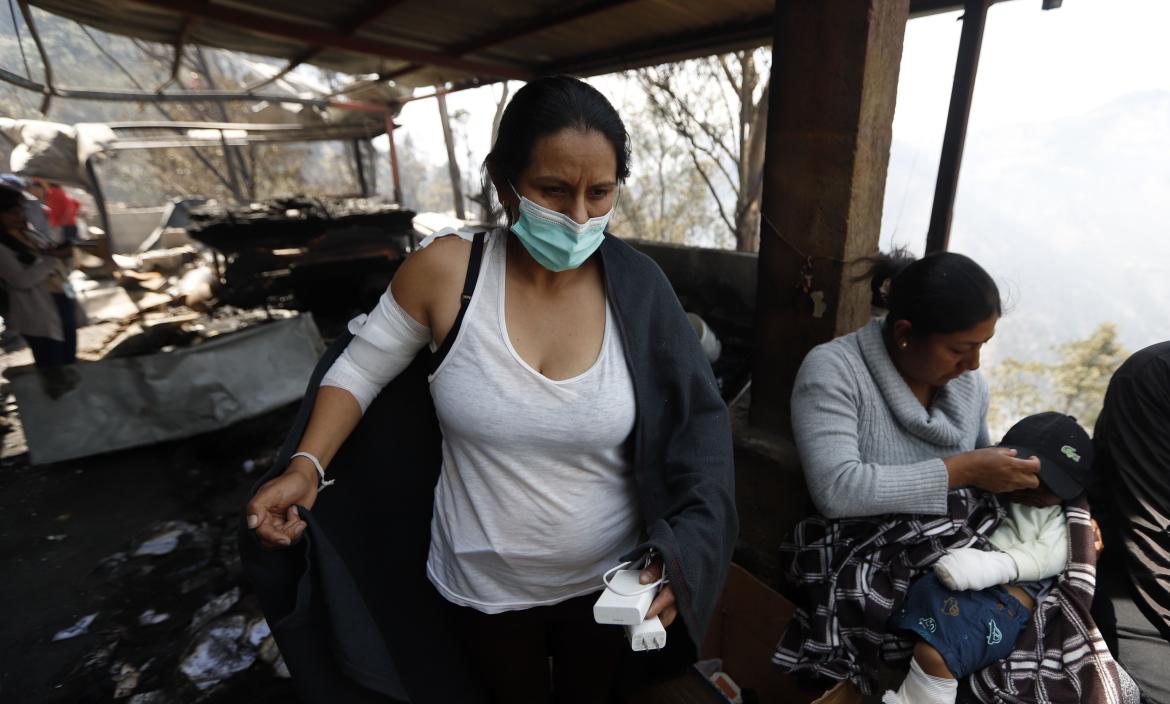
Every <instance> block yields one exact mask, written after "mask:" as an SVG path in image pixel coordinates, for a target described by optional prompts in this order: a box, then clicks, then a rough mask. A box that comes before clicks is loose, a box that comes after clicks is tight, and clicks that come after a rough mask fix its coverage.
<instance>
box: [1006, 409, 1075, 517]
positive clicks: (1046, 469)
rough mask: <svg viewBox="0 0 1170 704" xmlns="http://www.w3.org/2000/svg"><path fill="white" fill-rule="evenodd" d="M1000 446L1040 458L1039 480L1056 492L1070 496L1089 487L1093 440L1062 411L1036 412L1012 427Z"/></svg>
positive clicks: (1022, 455)
mask: <svg viewBox="0 0 1170 704" xmlns="http://www.w3.org/2000/svg"><path fill="white" fill-rule="evenodd" d="M999 445H1000V447H1008V448H1012V449H1014V450H1016V452H1018V453H1019V455H1018V456H1019V457H1023V458H1027V457H1039V458H1040V481H1042V482H1044V485H1045V486H1047V487H1048V489H1049V490H1050V491H1052V493H1053V494H1056V495H1057V496H1059V497H1060V498H1061V499H1064V500H1066V501H1067V500H1068V499H1072V498H1076V497H1077V496H1079V495H1080V494H1081V493H1082V492H1083V491H1084V490H1085V489H1086V488H1088V486H1089V484H1090V481H1091V475H1092V468H1093V441H1092V440H1090V439H1089V434H1088V433H1086V432H1085V429H1084V428H1082V427H1081V425H1080V423H1077V419H1076V418H1073V417H1072V416H1066V415H1065V414H1063V413H1053V412H1047V413H1037V414H1035V415H1031V416H1028V417H1027V418H1025V419H1023V420H1021V421H1020V422H1019V423H1016V424H1015V425H1013V426H1012V427H1011V430H1009V431H1007V433H1006V434H1005V435H1004V436H1003V440H1000V441H999Z"/></svg>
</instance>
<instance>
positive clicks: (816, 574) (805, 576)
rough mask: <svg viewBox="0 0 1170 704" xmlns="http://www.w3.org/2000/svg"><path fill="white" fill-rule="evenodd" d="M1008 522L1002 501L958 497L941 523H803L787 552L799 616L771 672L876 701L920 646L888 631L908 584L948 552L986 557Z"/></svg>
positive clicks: (959, 493)
mask: <svg viewBox="0 0 1170 704" xmlns="http://www.w3.org/2000/svg"><path fill="white" fill-rule="evenodd" d="M1003 515H1004V512H1003V509H1002V508H1001V507H1000V505H999V503H998V502H997V501H996V499H995V496H993V495H991V494H987V493H984V492H981V491H978V490H974V489H959V490H956V491H952V492H951V493H950V494H948V496H947V514H946V515H944V516H918V515H908V514H898V515H893V516H877V517H872V518H846V519H838V520H833V519H829V518H825V517H823V516H810V517H809V518H806V519H804V520H803V521H801V522H800V523H798V524H797V526H796V528H794V529H793V532H792V535H791V536H790V542H785V543H784V544H783V545H781V547H780V553H781V559H782V562H786V563H788V565H789V567H788V574H787V576H788V581H789V583H790V585H791V586H792V589H793V592H792V593H790V594H789V596H790V597H792V598H793V601H794V602H795V603H796V606H797V608H796V611H795V613H794V614H793V616H792V621H791V622H790V623H789V625H788V629H787V630H786V631H785V632H784V635H783V637H781V639H780V645H779V646H778V647H777V648H776V652H775V654H773V656H772V662H773V663H775V664H776V665H779V666H780V667H781V669H784V670H787V671H789V672H803V673H811V674H815V675H819V676H823V677H828V678H830V679H834V680H846V679H847V680H850V681H852V682H853V683H854V684H856V685H857V687H858V688H859V689H860V690H861V691H862V692H864V693H865V694H872V693H873V688H874V684H875V679H874V677H875V675H876V673H877V670H878V666H879V665H880V663H881V661H882V660H886V661H893V662H899V661H905V660H907V659H909V657H910V655H911V653H912V651H913V646H914V643H913V641H911V640H909V639H907V638H904V637H902V636H901V635H898V634H893V633H888V632H887V629H886V621H888V620H889V618H890V614H892V613H893V612H894V609H896V608H898V607H900V606H901V604H902V600H903V599H904V598H905V596H906V591H907V590H908V589H909V588H910V583H911V582H912V581H914V579H915V578H916V577H918V576H919V575H920V574H922V573H923V572H925V571H926V570H927V569H929V568H930V565H931V564H933V563H934V562H935V560H937V559H938V558H939V557H940V556H941V555H942V554H943V553H944V552H946V551H947V550H949V549H951V548H963V547H971V546H980V547H986V546H987V536H989V535H990V534H991V533H992V531H994V530H995V527H996V526H998V525H999V522H1000V520H1001V519H1002V518H1003Z"/></svg>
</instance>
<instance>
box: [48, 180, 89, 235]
mask: <svg viewBox="0 0 1170 704" xmlns="http://www.w3.org/2000/svg"><path fill="white" fill-rule="evenodd" d="M41 200H42V201H44V203H45V205H46V206H47V207H48V209H49V225H51V226H52V227H54V228H57V229H58V230H59V231H60V233H61V235H62V237H63V238H64V240H65V241H66V242H76V241H77V240H78V236H77V214H78V213H79V212H80V211H81V202H80V201H78V200H77V199H76V198H73V197H71V196H70V195H69V194H68V193H66V192H65V189H64V188H61V186H60V184H56V183H47V184H45V185H44V195H43V196H42V197H41Z"/></svg>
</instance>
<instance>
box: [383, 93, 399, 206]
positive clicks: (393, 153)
mask: <svg viewBox="0 0 1170 704" xmlns="http://www.w3.org/2000/svg"><path fill="white" fill-rule="evenodd" d="M395 127H397V125H395V124H394V117H393V116H392V115H390V113H386V138H387V139H389V140H390V177H391V178H392V179H393V180H394V202H395V203H397V204H398V205H402V178H401V177H400V176H399V175H398V148H397V147H395V146H394V128H395Z"/></svg>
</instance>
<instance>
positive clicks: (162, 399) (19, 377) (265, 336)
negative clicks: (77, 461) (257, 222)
mask: <svg viewBox="0 0 1170 704" xmlns="http://www.w3.org/2000/svg"><path fill="white" fill-rule="evenodd" d="M323 351H324V346H323V343H322V341H321V336H320V334H319V333H318V332H317V327H316V325H315V324H314V323H313V320H312V318H311V317H310V316H307V315H300V316H296V317H292V318H287V319H284V320H277V321H274V322H270V323H263V324H259V325H255V326H253V327H250V328H246V329H244V330H241V331H239V332H235V333H232V334H227V335H221V336H219V337H214V338H211V339H206V340H203V341H202V342H200V344H197V345H194V346H191V347H187V348H181V349H175V350H172V351H169V352H159V353H155V354H146V355H140V356H133V357H119V358H112V359H103V360H100V361H97V362H83V363H79V364H78V365H77V368H78V371H79V372H80V377H81V382H80V384H79V385H78V386H77V388H76V389H74V390H73V391H70V392H68V393H66V394H65V395H63V396H61V397H60V398H58V399H56V400H52V399H50V398H49V397H48V396H46V395H45V393H44V391H43V390H42V389H41V385H40V381H39V379H38V378H37V375H36V373H35V372H33V371H32V370H28V371H27V372H26V373H21V374H15V375H13V376H14V378H13V379H12V389H13V393H14V394H15V396H16V400H17V404H18V405H19V407H20V413H21V419H22V421H23V424H24V429H25V435H26V438H27V441H28V447H29V455H30V459H31V461H32V463H33V464H46V463H49V462H59V461H61V460H66V459H72V458H75V457H86V456H89V455H94V454H98V453H101V452H109V451H112V450H119V449H123V448H127V447H136V446H140V445H147V444H152V443H157V442H162V441H164V440H173V439H176V438H184V437H191V436H193V435H197V434H199V433H203V432H207V431H210V430H215V429H217V428H222V427H225V426H227V425H230V424H232V423H235V422H237V421H240V420H244V419H247V418H252V417H255V416H258V415H260V414H262V413H265V412H267V411H270V410H273V409H275V408H278V407H280V406H283V405H286V404H289V403H292V402H294V401H296V400H297V399H299V398H300V397H301V396H302V395H303V394H304V391H305V384H306V382H307V380H308V378H309V376H310V375H311V374H312V371H313V367H314V365H315V364H316V363H317V359H318V358H319V357H320V355H321V353H322V352H323Z"/></svg>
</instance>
